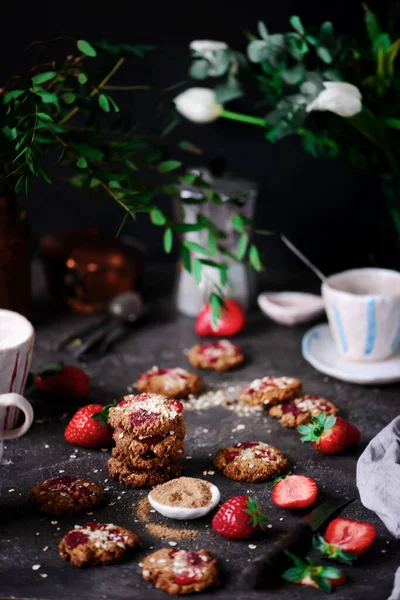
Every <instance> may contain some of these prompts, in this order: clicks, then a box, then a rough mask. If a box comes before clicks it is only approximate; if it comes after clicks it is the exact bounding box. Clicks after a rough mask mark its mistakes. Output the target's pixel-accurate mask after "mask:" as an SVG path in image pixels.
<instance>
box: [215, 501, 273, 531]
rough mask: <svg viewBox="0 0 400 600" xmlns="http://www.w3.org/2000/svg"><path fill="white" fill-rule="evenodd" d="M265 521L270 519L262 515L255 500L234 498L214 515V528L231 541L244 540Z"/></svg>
mask: <svg viewBox="0 0 400 600" xmlns="http://www.w3.org/2000/svg"><path fill="white" fill-rule="evenodd" d="M265 521H268V519H267V518H266V517H265V516H264V515H263V514H262V512H261V510H260V507H259V506H258V503H257V501H256V500H255V499H254V498H249V496H232V498H229V499H228V500H227V501H226V502H224V504H223V505H222V506H221V508H220V509H219V510H218V512H217V513H216V514H215V515H214V518H213V520H212V528H213V529H214V531H215V532H216V533H219V535H222V536H224V537H226V538H229V539H230V540H244V539H246V538H248V537H250V536H251V535H252V534H253V533H254V532H255V531H256V530H257V529H258V528H259V527H260V525H262V523H264V522H265Z"/></svg>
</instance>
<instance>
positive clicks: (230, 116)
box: [220, 109, 266, 127]
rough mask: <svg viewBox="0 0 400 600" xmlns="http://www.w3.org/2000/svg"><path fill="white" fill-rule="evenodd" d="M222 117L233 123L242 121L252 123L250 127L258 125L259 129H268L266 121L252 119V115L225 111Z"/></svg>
mask: <svg viewBox="0 0 400 600" xmlns="http://www.w3.org/2000/svg"><path fill="white" fill-rule="evenodd" d="M220 117H224V118H225V119H232V120H233V121H241V122H242V123H250V125H258V126H259V127H266V123H265V119H261V117H252V116H251V115H244V114H242V113H237V112H232V111H231V110H225V109H223V110H222V112H221V114H220Z"/></svg>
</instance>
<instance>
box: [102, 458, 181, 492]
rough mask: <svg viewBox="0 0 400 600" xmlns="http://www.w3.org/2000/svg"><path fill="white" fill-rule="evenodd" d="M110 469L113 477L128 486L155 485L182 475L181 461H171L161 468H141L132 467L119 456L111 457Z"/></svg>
mask: <svg viewBox="0 0 400 600" xmlns="http://www.w3.org/2000/svg"><path fill="white" fill-rule="evenodd" d="M108 469H109V471H110V475H111V477H114V478H115V479H118V480H119V481H120V483H123V484H124V485H125V486H126V487H127V488H142V487H153V486H155V485H160V484H162V483H165V482H166V481H169V480H170V479H174V478H175V477H180V476H181V475H182V470H183V468H182V465H181V463H179V462H170V464H168V465H167V466H166V467H163V468H160V469H150V470H146V469H139V468H135V467H132V466H130V465H128V464H126V462H123V461H122V460H120V459H117V458H110V460H109V461H108Z"/></svg>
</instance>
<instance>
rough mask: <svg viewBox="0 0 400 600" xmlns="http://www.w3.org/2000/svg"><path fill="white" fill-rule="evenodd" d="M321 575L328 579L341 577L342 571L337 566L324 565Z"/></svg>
mask: <svg viewBox="0 0 400 600" xmlns="http://www.w3.org/2000/svg"><path fill="white" fill-rule="evenodd" d="M321 575H322V576H323V577H326V578H327V579H340V577H341V576H342V572H341V571H340V570H339V569H335V567H324V568H323V570H322V572H321Z"/></svg>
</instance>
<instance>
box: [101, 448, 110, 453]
mask: <svg viewBox="0 0 400 600" xmlns="http://www.w3.org/2000/svg"><path fill="white" fill-rule="evenodd" d="M100 450H101V451H102V452H107V451H108V448H100Z"/></svg>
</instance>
